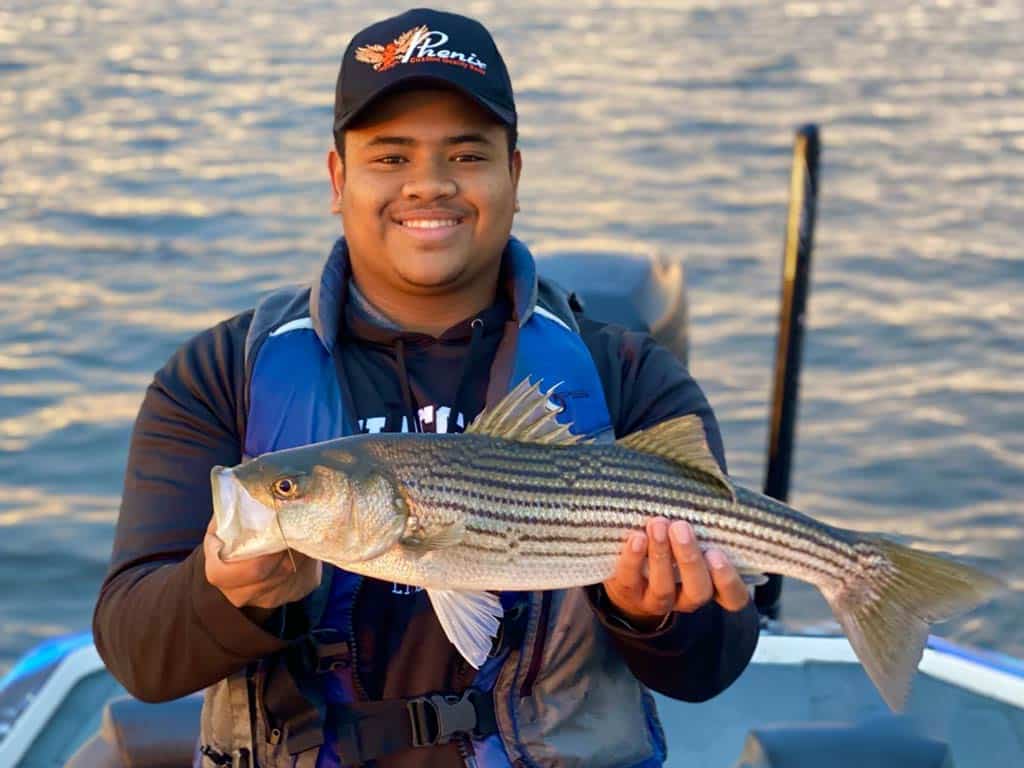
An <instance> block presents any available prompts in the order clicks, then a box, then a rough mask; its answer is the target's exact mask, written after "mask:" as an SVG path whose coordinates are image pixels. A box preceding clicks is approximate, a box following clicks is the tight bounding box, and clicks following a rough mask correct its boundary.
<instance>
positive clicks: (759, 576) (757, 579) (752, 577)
mask: <svg viewBox="0 0 1024 768" xmlns="http://www.w3.org/2000/svg"><path fill="white" fill-rule="evenodd" d="M740 578H741V579H743V583H744V584H746V585H747V586H748V587H762V586H764V585H765V584H767V583H768V576H766V575H765V574H763V573H761V572H760V571H748V570H745V569H742V568H741V569H740Z"/></svg>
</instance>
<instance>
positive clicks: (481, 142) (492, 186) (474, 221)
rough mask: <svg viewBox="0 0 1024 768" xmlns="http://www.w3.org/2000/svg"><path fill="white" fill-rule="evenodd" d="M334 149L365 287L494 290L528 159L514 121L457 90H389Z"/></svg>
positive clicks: (340, 207)
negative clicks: (515, 140)
mask: <svg viewBox="0 0 1024 768" xmlns="http://www.w3.org/2000/svg"><path fill="white" fill-rule="evenodd" d="M369 111H370V112H372V117H369V118H364V119H362V120H361V121H360V122H359V123H357V124H356V125H355V126H353V127H350V128H348V129H347V130H346V134H345V156H344V159H342V158H339V157H338V156H337V154H336V153H334V152H332V153H331V157H330V158H329V165H330V171H331V181H332V184H333V186H334V195H335V200H334V204H335V210H336V211H337V212H339V213H341V216H342V222H343V224H344V229H345V238H346V241H347V242H348V247H349V254H350V259H351V263H352V269H353V272H354V275H355V278H356V282H357V283H358V284H359V287H360V289H361V290H362V291H363V292H364V293H365V294H366V295H367V297H368V298H369V299H370V300H371V301H372V302H374V303H375V304H377V305H378V306H379V307H380V308H381V309H384V310H385V311H387V309H388V305H393V304H394V302H395V301H396V300H399V299H401V298H402V297H406V296H407V297H426V296H438V295H443V296H449V297H452V298H454V297H456V296H458V295H466V294H467V293H468V294H473V295H477V294H479V295H481V296H483V294H484V293H486V294H487V296H486V301H484V303H483V304H482V305H481V306H486V304H487V303H489V301H490V300H491V298H492V297H493V292H494V286H495V285H496V283H497V276H498V271H499V268H500V262H501V254H502V251H503V250H504V248H505V244H506V242H507V241H508V237H509V233H510V232H511V229H512V218H513V215H514V213H515V205H516V190H517V187H518V183H519V172H520V169H521V159H520V156H519V152H518V151H516V152H515V153H514V154H513V156H512V158H511V159H510V158H509V154H508V153H509V149H508V139H507V136H506V131H505V128H504V127H503V126H502V125H501V124H500V123H498V122H496V121H495V120H494V118H492V117H491V115H490V114H489V113H488V112H487V111H486V110H484V109H483V108H482V107H480V106H478V105H477V104H476V103H475V102H474V101H472V100H471V99H469V98H467V97H465V96H463V95H461V94H459V93H458V92H456V91H450V90H414V91H408V92H403V93H398V94H394V95H391V96H387V97H384V98H382V99H381V100H380V101H379V102H377V103H375V104H373V105H372V106H371V107H370V109H369Z"/></svg>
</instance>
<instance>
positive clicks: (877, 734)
mask: <svg viewBox="0 0 1024 768" xmlns="http://www.w3.org/2000/svg"><path fill="white" fill-rule="evenodd" d="M821 766H829V768H864V766H872V768H953V757H952V755H951V754H950V751H949V747H948V745H946V744H943V743H942V742H940V741H934V740H932V739H928V738H925V737H923V736H920V735H918V734H917V733H916V732H915V730H914V728H913V726H912V725H911V724H910V723H909V722H908V721H906V720H905V719H904V718H900V717H880V718H877V719H873V720H869V721H867V722H865V723H861V724H857V725H854V724H850V723H798V724H797V723H794V724H787V725H770V726H766V727H763V728H757V729H755V730H752V731H750V733H748V734H747V740H746V742H745V743H744V745H743V754H742V755H741V756H740V759H739V762H738V763H736V766H735V768H821Z"/></svg>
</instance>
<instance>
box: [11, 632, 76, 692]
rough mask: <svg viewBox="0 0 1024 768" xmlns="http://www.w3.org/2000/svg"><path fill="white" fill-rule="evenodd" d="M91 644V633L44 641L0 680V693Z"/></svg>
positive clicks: (63, 636)
mask: <svg viewBox="0 0 1024 768" xmlns="http://www.w3.org/2000/svg"><path fill="white" fill-rule="evenodd" d="M91 642H92V632H78V633H76V634H73V635H62V636H61V637H55V638H53V639H52V640H45V641H43V642H41V643H39V645H37V646H36V647H35V648H33V649H32V650H30V651H29V652H28V653H26V654H25V655H24V656H22V657H21V658H20V659H19V660H18V662H17V663H16V664H15V665H14V666H13V667H12V668H11V670H10V671H9V672H8V673H7V674H6V675H4V677H3V679H0V692H2V691H3V690H4V689H5V688H7V686H9V685H11V684H12V683H14V682H16V681H18V680H20V679H22V678H24V677H27V676H29V675H31V674H34V673H36V672H38V671H39V670H41V669H44V668H45V667H48V666H51V665H54V664H56V663H57V662H58V661H60V660H61V659H63V658H64V657H65V656H67V655H68V654H69V653H72V652H73V651H77V650H79V649H80V648H84V647H85V646H87V645H89V644H90V643H91Z"/></svg>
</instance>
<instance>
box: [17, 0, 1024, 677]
mask: <svg viewBox="0 0 1024 768" xmlns="http://www.w3.org/2000/svg"><path fill="white" fill-rule="evenodd" d="M572 6H573V10H571V11H570V10H566V8H568V5H566V4H561V3H549V2H535V1H533V0H531V1H530V2H517V3H515V5H514V7H515V10H512V6H511V5H509V4H505V3H497V2H474V3H452V4H450V5H448V6H446V7H451V8H455V9H458V10H462V11H464V12H468V13H470V14H472V15H475V16H477V17H479V18H481V19H483V20H485V21H486V22H487V23H488V24H489V26H490V27H491V29H492V31H493V32H494V34H495V36H496V37H497V39H498V42H499V45H500V46H501V47H502V49H503V51H504V52H505V55H506V59H507V61H508V64H509V68H510V70H511V73H512V77H513V81H514V83H515V85H516V89H517V95H518V102H519V106H520V114H521V123H522V146H523V151H524V158H525V171H524V177H523V189H522V195H521V197H522V213H521V214H520V217H519V219H518V221H517V224H516V232H517V234H518V235H519V236H520V237H522V238H524V239H526V240H527V241H528V242H529V243H530V244H531V245H533V246H535V248H536V249H537V250H539V251H544V250H547V249H550V248H554V247H556V246H560V245H564V244H567V243H572V242H573V241H577V240H579V239H580V238H588V239H597V240H601V241H604V242H605V244H609V243H611V244H615V243H624V244H629V245H635V244H640V245H642V246H650V247H653V248H658V249H661V250H663V251H665V252H667V253H670V254H674V255H677V256H678V257H679V258H681V259H684V260H685V262H686V266H687V270H688V279H689V284H690V299H691V302H692V332H693V351H692V356H691V360H692V365H693V369H694V372H695V373H696V375H697V377H698V379H699V380H700V381H701V382H702V383H703V385H704V387H705V388H706V390H707V392H708V394H709V396H710V398H711V401H712V404H713V405H714V406H715V408H716V410H717V413H718V416H719V418H720V420H721V422H722V424H723V428H724V432H725V437H726V445H727V448H728V452H729V455H730V461H731V465H732V470H733V473H734V474H735V475H736V476H737V477H738V478H739V479H740V480H741V481H742V482H745V483H748V484H754V485H757V484H758V483H759V482H760V477H761V472H762V460H763V451H764V445H765V440H766V431H765V426H766V415H767V401H768V398H769V374H770V365H771V358H772V354H773V349H774V346H773V345H774V329H775V322H776V320H775V315H776V312H777V302H778V297H777V284H778V278H779V272H780V259H779V257H780V252H781V240H782V231H783V217H784V214H785V207H786V194H787V182H788V164H789V154H790V141H791V136H792V130H793V128H794V127H795V126H797V125H798V124H800V123H802V122H805V121H817V122H819V123H820V124H821V126H822V133H823V139H824V144H825V149H824V160H823V167H824V176H823V195H824V196H823V199H822V202H821V208H820V211H819V228H818V233H817V248H816V259H817V260H816V263H815V266H814V276H813V290H812V297H811V311H810V317H809V331H808V336H807V340H806V367H805V378H804V381H803V402H802V410H801V414H800V416H801V421H800V427H799V437H798V449H799V450H798V453H797V457H796V465H795V475H794V489H793V497H792V499H793V501H794V502H795V503H796V504H797V505H798V506H800V507H801V508H803V509H806V510H807V511H809V512H812V513H813V514H815V515H817V516H820V517H822V518H824V519H828V520H831V521H838V522H840V523H844V524H849V525H851V526H863V527H866V528H871V529H875V530H879V531H885V532H889V533H891V534H895V535H897V536H900V537H903V538H904V540H908V541H911V542H913V543H916V544H919V545H921V546H924V547H928V548H933V549H941V550H947V551H951V552H954V553H956V554H957V555H959V556H961V557H963V558H964V559H966V560H969V561H972V562H974V563H976V564H979V565H982V566H984V567H987V568H989V569H991V570H992V571H994V572H997V573H1003V574H1004V575H1006V576H1007V577H1008V578H1009V579H1010V580H1011V582H1012V584H1013V586H1014V591H1013V593H1012V594H1010V595H1009V596H1007V597H1006V598H1004V599H1002V600H1000V601H999V602H997V603H994V604H992V605H990V606H987V607H985V608H984V609H982V610H980V611H978V612H976V613H975V614H973V615H971V616H970V617H968V618H966V619H963V620H960V621H957V622H954V623H951V624H948V625H945V626H944V627H942V628H941V629H940V631H941V632H942V633H943V634H947V635H949V636H952V637H954V638H956V639H957V640H960V641H963V642H967V643H972V644H977V645H981V646H985V647H990V648H997V649H1001V650H1003V651H1007V652H1010V653H1015V654H1019V655H1020V654H1024V616H1022V607H1024V598H1022V595H1024V555H1022V552H1024V546H1022V545H1024V541H1022V540H1024V536H1022V531H1021V527H1022V526H1021V523H1022V520H1024V504H1022V501H1024V499H1022V496H1024V493H1022V489H1024V482H1022V481H1024V398H1022V394H1024V338H1022V325H1021V321H1022V316H1024V313H1022V309H1024V307H1022V300H1021V290H1022V288H1024V257H1022V252H1021V242H1022V241H1024V208H1022V204H1021V200H1022V199H1024V55H1022V52H1021V51H1022V49H1021V45H1020V40H1021V38H1020V30H1021V29H1022V28H1024V18H1022V17H1024V11H1022V5H1021V3H1020V2H1019V0H992V1H991V2H980V1H973V2H972V1H968V0H958V1H957V2H952V0H947V2H944V3H943V2H939V3H933V2H927V3H925V2H907V0H823V1H822V2H811V1H806V0H805V1H792V2H786V1H785V0H722V1H721V2H714V1H713V0H708V2H697V1H696V0H694V1H687V0H679V1H677V2H668V1H667V0H652V1H651V2H635V3H632V2H581V3H574V4H572ZM399 9H400V6H398V5H394V4H392V3H373V4H370V3H360V4H355V3H351V2H331V3H326V2H320V1H318V0H309V1H307V2H290V3H283V2H282V3H275V4H269V3H259V2H246V3H227V2H221V3H210V2H207V0H202V2H199V1H198V0H194V1H192V2H164V3H150V2H142V1H141V0H134V2H133V1H132V0H106V1H105V2H100V1H97V0H94V1H93V2H88V3H85V2H67V3H57V2H52V1H51V0H33V2H25V1H24V0H6V2H5V3H4V4H3V6H2V9H0V671H2V670H3V669H4V668H5V667H8V666H9V665H10V664H11V662H12V661H13V659H14V657H15V656H16V655H17V654H18V653H20V652H21V651H23V650H24V649H25V648H27V647H28V646H30V645H31V644H33V643H35V642H36V641H38V640H40V639H42V638H44V637H47V636H51V635H54V634H57V633H62V632H66V631H69V630H74V629H79V628H83V627H85V626H86V625H87V624H88V621H89V617H90V613H91V609H92V601H93V599H94V597H95V593H96V590H97V588H98V586H99V583H100V580H101V578H102V575H103V573H104V569H105V566H106V559H107V557H108V554H109V548H110V543H111V539H112V530H113V523H114V520H115V517H116V514H117V505H118V496H119V493H120V484H121V476H122V472H123V465H124V460H125V453H126V449H127V441H128V434H129V430H130V428H131V424H132V420H133V418H134V415H135V412H136V409H137V407H138V405H139V402H140V400H141V397H142V393H143V390H144V388H145V386H146V384H147V382H148V381H149V379H150V376H151V375H152V372H153V371H154V370H155V369H156V368H158V367H159V366H160V365H161V364H162V363H163V361H164V360H165V359H166V358H167V356H168V355H169V354H170V353H171V352H172V350H174V348H175V347H176V346H177V345H178V344H180V343H181V342H182V341H184V340H185V339H186V338H188V337H189V336H190V335H191V334H192V333H194V332H196V331H199V330H201V329H202V328H204V327H207V326H209V325H210V324H212V323H214V322H216V321H217V320H219V319H221V318H223V317H225V316H227V315H229V314H231V313H234V312H236V311H238V310H241V309H243V308H245V307H247V306H250V305H251V304H252V302H253V301H254V300H255V299H256V297H258V296H259V295H260V294H261V293H262V292H264V291H266V290H267V289H269V288H271V287H273V286H276V285H277V284H279V283H282V282H287V281H296V280H301V279H305V278H306V277H308V276H310V275H311V274H312V272H313V270H314V269H315V268H316V266H317V264H318V263H319V262H320V261H321V259H322V258H323V257H324V256H325V254H326V249H327V248H328V246H329V244H330V242H331V241H332V239H333V237H334V236H335V235H336V234H337V232H338V226H339V225H338V222H337V221H336V220H335V219H333V218H332V216H331V215H330V214H329V211H328V203H329V199H328V192H329V188H328V185H327V177H326V173H325V166H324V155H325V152H326V150H327V148H328V145H329V141H330V138H329V131H330V122H331V100H332V98H333V87H334V86H333V83H334V77H335V74H336V66H337V62H338V61H339V58H340V54H341V51H342V50H343V48H344V46H345V44H346V43H347V42H348V39H349V37H350V35H351V34H352V33H353V32H354V31H355V30H357V29H359V28H360V27H362V26H363V25H364V24H366V23H368V22H370V21H373V20H375V19H376V18H379V17H381V16H382V15H384V14H385V13H386V12H389V11H391V10H399ZM788 594H789V596H790V600H789V601H788V602H787V604H786V610H787V613H788V614H789V615H790V616H791V617H793V618H799V619H802V620H807V621H814V620H817V619H820V618H823V617H824V616H825V615H826V614H825V612H826V608H825V606H824V603H823V602H822V601H820V599H818V598H817V597H816V596H815V595H813V594H812V593H811V591H810V590H809V589H802V588H799V587H794V588H793V589H791V590H790V592H789V593H788Z"/></svg>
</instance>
